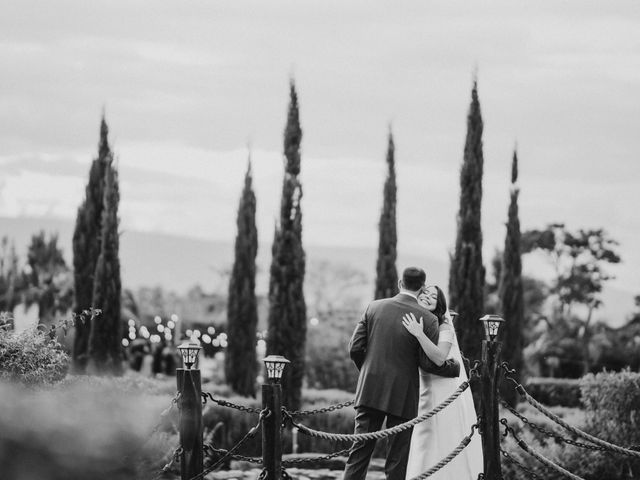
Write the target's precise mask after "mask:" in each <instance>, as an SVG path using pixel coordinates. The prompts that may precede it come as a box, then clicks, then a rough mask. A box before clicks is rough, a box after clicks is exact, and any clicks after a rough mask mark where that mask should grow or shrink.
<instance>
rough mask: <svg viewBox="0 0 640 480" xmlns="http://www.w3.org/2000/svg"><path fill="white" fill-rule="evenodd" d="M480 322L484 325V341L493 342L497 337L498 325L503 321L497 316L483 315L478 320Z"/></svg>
mask: <svg viewBox="0 0 640 480" xmlns="http://www.w3.org/2000/svg"><path fill="white" fill-rule="evenodd" d="M480 321H481V322H482V323H484V334H485V337H486V339H487V340H489V341H490V342H493V341H494V340H495V339H496V337H497V336H498V330H500V324H502V323H503V322H504V319H503V318H501V317H500V316H498V315H485V316H484V317H482V318H480Z"/></svg>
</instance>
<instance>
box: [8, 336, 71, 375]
mask: <svg viewBox="0 0 640 480" xmlns="http://www.w3.org/2000/svg"><path fill="white" fill-rule="evenodd" d="M49 333H50V332H47V333H45V332H44V331H43V329H41V328H30V329H27V330H24V331H22V332H19V333H16V332H14V331H12V330H10V329H9V326H8V325H1V326H0V379H1V380H11V381H17V382H20V383H22V384H25V385H44V384H53V383H55V382H59V381H61V380H62V379H64V377H65V376H66V375H67V372H68V370H69V355H67V353H66V352H65V351H64V349H63V347H62V345H60V343H58V341H57V340H56V338H55V335H50V334H49ZM52 337H53V338H52Z"/></svg>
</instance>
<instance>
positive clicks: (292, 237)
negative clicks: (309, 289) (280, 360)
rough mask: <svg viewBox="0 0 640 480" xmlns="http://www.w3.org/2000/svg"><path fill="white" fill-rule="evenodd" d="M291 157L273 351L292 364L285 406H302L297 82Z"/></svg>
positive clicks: (272, 284)
mask: <svg viewBox="0 0 640 480" xmlns="http://www.w3.org/2000/svg"><path fill="white" fill-rule="evenodd" d="M284 137H285V138H284V146H285V148H284V152H285V157H286V162H285V174H284V180H283V185H282V200H281V204H280V218H279V222H278V224H277V225H276V229H275V233H274V240H273V247H272V262H271V268H270V280H269V315H268V320H267V323H268V334H267V353H268V354H270V355H271V354H273V355H283V356H284V357H286V358H287V359H288V360H289V361H290V362H291V363H290V364H289V367H288V368H287V372H286V373H285V375H284V377H283V379H282V385H283V404H284V405H286V406H288V407H289V408H290V409H297V408H298V407H299V406H300V389H301V388H302V379H303V377H304V371H305V365H304V363H305V354H304V352H305V341H306V334H307V307H306V303H305V300H304V290H303V285H304V275H305V252H304V249H303V247H302V208H301V206H300V201H301V198H302V186H301V184H300V180H299V178H298V174H299V173H300V142H301V140H302V130H301V128H300V123H299V113H298V96H297V93H296V89H295V85H294V84H293V81H292V82H291V85H290V102H289V113H288V120H287V126H286V129H285V136H284Z"/></svg>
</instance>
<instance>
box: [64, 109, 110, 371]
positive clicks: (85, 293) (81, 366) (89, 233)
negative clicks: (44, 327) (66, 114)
mask: <svg viewBox="0 0 640 480" xmlns="http://www.w3.org/2000/svg"><path fill="white" fill-rule="evenodd" d="M108 135H109V127H108V126H107V122H106V120H105V118H104V115H103V116H102V120H101V122H100V142H99V145H98V156H97V157H96V158H95V159H94V160H93V162H92V163H91V168H90V170H89V180H88V182H87V186H86V189H85V198H84V201H83V202H82V204H81V205H80V207H79V208H78V214H77V216H76V225H75V230H74V232H73V243H72V246H73V272H74V284H75V299H74V304H75V306H74V310H75V312H76V314H80V313H81V312H82V311H84V310H86V309H88V308H90V307H91V306H92V305H93V291H94V285H93V283H94V275H95V271H96V264H97V263H98V257H99V256H100V235H101V231H102V211H103V209H104V189H105V175H106V171H107V168H108V164H109V163H110V162H111V161H112V153H111V148H110V147H109V139H108ZM90 331H91V324H90V323H87V324H83V325H78V326H77V327H76V336H75V339H74V346H73V365H74V369H75V371H76V372H78V373H81V372H84V371H85V369H86V366H87V362H88V360H89V356H88V348H89V333H90Z"/></svg>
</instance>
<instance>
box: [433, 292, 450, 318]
mask: <svg viewBox="0 0 640 480" xmlns="http://www.w3.org/2000/svg"><path fill="white" fill-rule="evenodd" d="M434 287H435V288H436V292H438V296H437V298H436V308H434V309H433V314H434V315H435V316H436V317H438V324H440V325H442V324H443V323H444V314H445V313H446V312H447V297H445V296H444V292H443V291H442V289H441V288H440V287H439V286H437V285H434Z"/></svg>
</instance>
